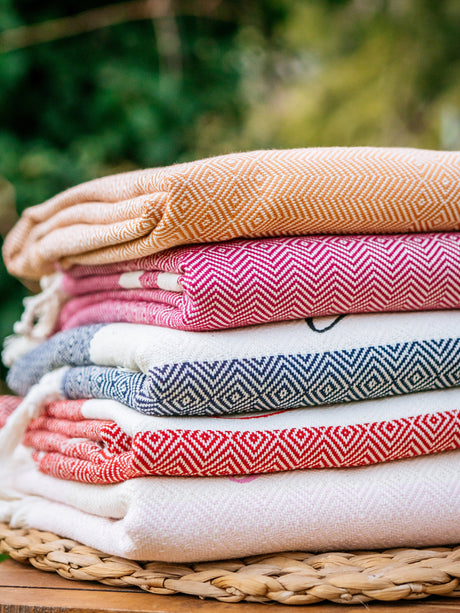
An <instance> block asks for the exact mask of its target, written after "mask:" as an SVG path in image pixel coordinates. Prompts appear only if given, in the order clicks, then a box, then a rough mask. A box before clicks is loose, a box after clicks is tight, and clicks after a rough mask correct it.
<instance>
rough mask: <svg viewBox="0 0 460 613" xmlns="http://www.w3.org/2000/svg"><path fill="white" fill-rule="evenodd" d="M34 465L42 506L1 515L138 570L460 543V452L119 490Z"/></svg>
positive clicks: (29, 489) (15, 507)
mask: <svg viewBox="0 0 460 613" xmlns="http://www.w3.org/2000/svg"><path fill="white" fill-rule="evenodd" d="M18 451H19V450H18ZM20 451H24V452H25V451H26V450H25V449H24V448H22V449H21V450H20ZM21 459H22V458H21ZM27 459H28V460H29V461H28V465H29V466H30V468H29V467H28V466H27V467H26V466H25V465H24V464H25V462H23V463H22V466H18V468H14V467H13V469H12V472H11V483H12V484H15V488H16V489H20V491H21V492H23V493H24V494H32V495H33V498H28V499H26V500H24V501H21V500H19V501H18V500H16V501H13V502H12V503H8V502H5V503H4V504H2V505H0V521H2V520H3V521H4V520H8V521H10V520H11V518H14V521H15V522H16V524H17V525H18V526H24V525H26V526H27V525H33V526H36V527H37V528H38V529H41V530H53V529H54V530H56V532H57V533H58V534H60V535H62V536H63V537H64V538H65V537H67V538H75V537H77V536H78V538H79V539H80V542H82V543H84V544H86V545H88V546H91V547H95V548H99V549H100V550H102V551H104V552H107V553H108V554H109V555H116V556H123V557H127V558H130V559H134V560H165V561H168V562H169V561H171V562H188V561H194V562H196V561H204V560H217V559H219V560H221V559H223V558H230V557H239V556H243V555H259V554H263V553H266V552H275V551H281V550H287V551H299V550H300V551H355V550H368V549H370V548H373V549H379V548H389V547H411V546H412V547H414V546H418V547H420V546H430V545H432V546H439V545H445V544H449V543H458V542H459V541H460V526H459V522H458V508H459V504H460V486H459V480H458V475H459V470H460V451H459V450H454V451H448V452H444V453H439V454H435V455H425V456H420V457H417V458H408V459H405V460H399V461H397V462H383V463H379V464H374V465H372V466H360V467H357V468H349V469H347V470H342V469H334V468H331V469H327V470H321V469H318V470H291V471H288V472H283V473H273V474H269V475H251V476H244V477H188V478H165V477H143V478H142V479H129V480H127V481H124V482H123V483H117V484H113V485H110V484H109V485H89V484H86V483H78V482H75V481H69V480H63V479H56V478H54V477H51V476H49V475H44V474H42V473H40V472H39V471H38V469H37V468H36V466H35V465H34V463H33V462H32V460H30V458H27ZM18 460H19V458H18ZM24 460H26V458H24ZM2 503H3V501H2ZM178 535H180V538H178Z"/></svg>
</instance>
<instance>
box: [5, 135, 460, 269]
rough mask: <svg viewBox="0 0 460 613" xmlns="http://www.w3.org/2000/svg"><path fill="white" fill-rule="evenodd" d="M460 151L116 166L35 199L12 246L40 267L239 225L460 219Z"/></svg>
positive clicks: (354, 225)
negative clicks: (133, 168) (109, 173)
mask: <svg viewBox="0 0 460 613" xmlns="http://www.w3.org/2000/svg"><path fill="white" fill-rule="evenodd" d="M459 219H460V153H459V152H437V151H424V150H415V149H396V148H393V149H392V148H388V149H385V148H381V149H380V148H372V147H358V148H349V149H347V148H316V149H314V148H313V149H292V150H286V151H253V152H249V153H237V154H230V155H224V156H219V157H215V158H210V159H207V160H202V161H198V162H191V163H188V164H179V165H176V166H171V167H168V168H162V169H150V170H144V171H137V172H131V173H126V174H121V175H115V176H113V177H106V178H103V179H98V180H96V181H91V182H89V183H85V184H83V185H79V186H77V187H74V188H71V189H70V190H67V191H66V192H64V193H63V194H60V195H58V196H56V197H55V198H52V199H51V200H49V201H48V202H45V203H44V204H42V205H40V206H36V207H32V208H30V209H28V210H26V211H25V212H24V214H23V216H22V217H21V219H20V220H19V222H18V223H17V224H16V227H15V228H14V229H13V230H12V231H11V233H10V235H9V236H8V238H7V240H6V242H5V246H4V258H5V262H6V264H7V267H8V269H9V271H10V272H11V273H12V274H15V275H17V276H22V277H29V278H39V277H40V276H42V275H44V274H49V273H50V272H53V270H54V265H55V263H56V262H58V261H60V262H61V263H62V265H63V266H69V265H71V264H75V263H86V264H97V263H103V262H117V261H123V260H130V259H136V258H139V257H142V256H144V255H149V254H151V253H155V252H157V251H161V250H163V249H167V248H169V247H174V246H177V245H181V244H186V243H196V242H200V243H201V242H205V243H206V242H213V241H223V240H228V239H232V238H237V237H257V236H280V235H305V234H354V233H363V234H365V233H369V234H376V233H377V234H382V233H389V232H398V233H399V232H426V231H430V230H435V231H448V230H458V229H460V221H459Z"/></svg>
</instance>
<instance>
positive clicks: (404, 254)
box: [58, 233, 460, 330]
mask: <svg viewBox="0 0 460 613" xmlns="http://www.w3.org/2000/svg"><path fill="white" fill-rule="evenodd" d="M133 272H134V274H132V273H133ZM130 273H131V274H130ZM162 273H167V275H168V277H167V280H168V281H169V284H172V287H173V290H172V291H171V290H169V291H168V290H167V289H166V286H165V284H164V281H163V278H164V276H165V275H164V274H162ZM162 285H163V287H162ZM62 289H63V290H64V291H65V292H66V293H67V294H68V295H71V296H78V297H76V298H73V299H72V300H70V301H69V302H68V303H67V304H66V305H65V306H64V308H63V310H62V312H61V316H60V320H59V326H58V328H61V329H67V328H73V327H77V326H81V325H86V324H91V323H97V322H115V321H129V322H133V323H148V324H154V325H161V326H168V327H172V328H178V329H182V330H216V329H220V328H232V327H235V326H246V325H252V324H259V323H266V322H269V321H286V320H290V319H300V318H302V317H315V316H322V315H335V314H339V313H363V312H382V311H416V310H434V309H449V308H459V307H460V234H458V233H437V234H412V235H411V234H409V235H407V234H406V235H390V236H350V237H349V236H347V237H344V236H342V237H340V236H339V237H337V236H321V237H296V238H281V239H265V240H252V241H233V242H227V243H220V244H217V245H200V246H193V247H181V248H179V249H175V250H168V251H167V252H164V253H161V254H157V255H154V256H150V257H148V258H144V259H142V260H134V261H132V262H124V263H120V264H112V265H107V266H96V267H90V266H86V267H75V268H74V269H72V270H70V271H69V272H68V273H66V274H65V275H64V277H63V281H62ZM181 290H182V291H181Z"/></svg>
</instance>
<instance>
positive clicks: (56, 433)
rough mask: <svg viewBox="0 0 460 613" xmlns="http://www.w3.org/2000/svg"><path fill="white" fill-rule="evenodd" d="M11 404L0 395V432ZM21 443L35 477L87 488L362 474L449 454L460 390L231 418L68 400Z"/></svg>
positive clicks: (458, 422)
mask: <svg viewBox="0 0 460 613" xmlns="http://www.w3.org/2000/svg"><path fill="white" fill-rule="evenodd" d="M15 400H16V401H17V399H16V398H15ZM11 404H12V403H11V397H10V396H0V425H3V424H2V422H4V421H5V418H6V417H7V416H8V414H9V413H10V412H11V408H10V405H11ZM16 404H17V402H16ZM23 444H24V445H25V446H27V447H30V448H32V449H33V450H34V451H35V452H36V453H34V455H33V458H34V460H35V461H36V463H37V464H38V466H39V468H40V470H41V471H42V472H44V473H46V474H49V475H52V476H54V477H58V478H61V479H72V480H75V481H83V482H86V483H96V484H97V483H117V482H120V481H125V480H126V479H131V478H134V477H142V476H146V475H172V476H203V475H207V476H222V475H247V474H254V473H267V472H279V471H283V470H294V469H303V468H330V467H345V466H361V465H367V464H375V463H377V462H386V461H390V460H395V459H401V458H405V457H412V456H417V455H424V454H430V453H437V452H439V451H446V450H449V449H457V448H458V447H459V446H460V390H459V389H452V390H438V391H435V392H425V393H421V394H417V395H416V396H415V397H413V396H397V397H394V398H384V399H381V400H371V401H365V402H361V403H358V404H355V403H348V404H345V405H335V406H332V407H323V408H321V409H297V410H295V409H294V410H290V411H289V410H284V411H277V412H276V413H269V414H267V413H265V414H262V415H260V414H257V415H254V414H253V415H245V416H240V417H238V418H233V419H228V418H227V419H225V418H215V417H214V418H213V417H204V418H193V419H191V418H178V417H176V418H166V417H150V416H148V417H145V416H143V415H142V414H140V413H137V412H136V411H133V410H132V409H129V408H127V407H125V406H124V405H122V404H119V403H117V402H113V401H110V400H88V401H81V400H80V401H78V400H67V401H61V402H54V403H50V404H48V406H47V407H46V409H45V410H44V412H43V414H42V415H41V416H40V417H38V418H36V419H34V420H32V421H31V422H30V424H29V428H28V431H27V433H26V435H25V436H24V439H23Z"/></svg>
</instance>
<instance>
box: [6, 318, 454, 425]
mask: <svg viewBox="0 0 460 613" xmlns="http://www.w3.org/2000/svg"><path fill="white" fill-rule="evenodd" d="M459 320H460V311H437V312H417V313H410V314H406V313H390V314H376V315H367V314H364V315H348V316H345V317H342V316H339V317H336V318H334V319H333V320H332V322H331V321H330V320H326V322H324V320H323V319H322V318H313V319H309V320H306V321H304V320H297V321H293V322H281V323H275V324H266V325H265V326H253V327H252V328H251V329H250V332H251V333H250V334H248V330H247V329H245V328H239V329H238V328H236V329H231V330H221V331H218V332H201V333H199V334H197V333H195V332H187V331H183V330H173V329H169V328H159V327H157V326H140V325H135V324H108V325H103V324H94V325H92V326H85V327H82V328H74V329H72V330H66V331H64V332H60V333H58V334H56V335H54V336H53V337H52V338H51V339H49V340H48V341H46V342H45V343H42V344H41V345H40V346H39V347H37V348H36V349H34V350H33V351H31V352H29V353H28V354H26V355H24V356H23V357H22V358H20V359H19V360H17V361H16V362H15V363H14V365H13V366H12V367H11V369H10V371H9V374H8V384H9V386H10V387H11V389H12V390H14V391H15V392H16V393H18V394H21V395H25V394H26V393H27V392H28V390H29V388H30V387H31V386H32V385H34V384H35V383H38V381H39V380H40V379H41V377H42V376H43V375H44V374H45V373H47V372H49V371H52V370H55V369H56V368H59V367H61V366H72V367H71V368H67V369H66V370H65V371H64V372H63V373H62V374H61V379H60V393H61V394H63V396H64V397H66V398H69V399H80V398H107V399H112V400H117V401H118V402H121V403H124V404H126V405H127V406H130V407H131V408H134V409H136V410H138V411H140V412H142V413H146V414H148V415H229V414H235V413H246V412H265V411H272V410H278V409H286V408H295V407H299V406H315V405H324V404H331V403H334V404H336V403H341V402H350V401H353V400H365V399H368V398H379V397H383V396H393V395H400V394H408V393H412V392H419V391H427V390H432V389H441V388H448V387H455V386H458V385H460V368H459V363H460V338H459V337H458V325H459V324H458V322H459Z"/></svg>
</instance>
